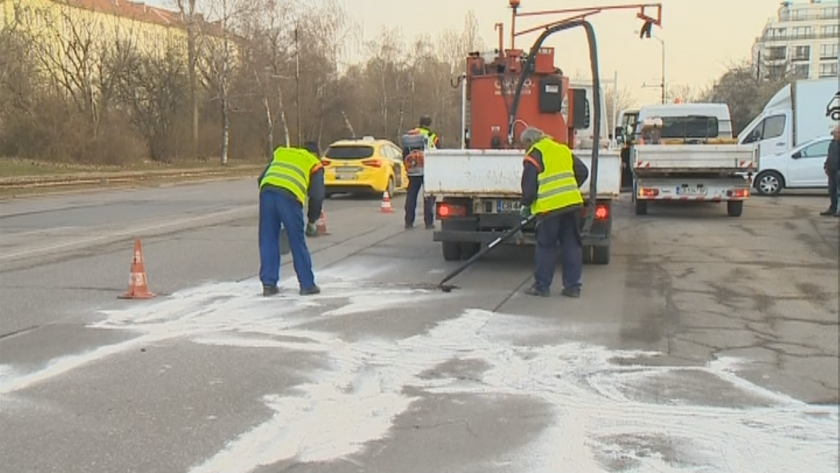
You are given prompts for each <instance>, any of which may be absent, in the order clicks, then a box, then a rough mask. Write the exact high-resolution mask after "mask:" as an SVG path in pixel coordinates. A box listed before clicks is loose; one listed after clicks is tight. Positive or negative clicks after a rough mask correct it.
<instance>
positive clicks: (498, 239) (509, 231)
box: [438, 215, 536, 292]
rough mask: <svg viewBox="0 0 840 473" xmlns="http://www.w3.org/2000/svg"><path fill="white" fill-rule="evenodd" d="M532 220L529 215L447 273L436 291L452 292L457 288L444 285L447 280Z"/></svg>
mask: <svg viewBox="0 0 840 473" xmlns="http://www.w3.org/2000/svg"><path fill="white" fill-rule="evenodd" d="M534 218H536V216H535V215H530V216H529V217H528V218H525V219H523V220H522V221H521V222H519V224H518V225H517V226H515V227H513V228H511V229H510V230H508V231H507V233H504V234H502V235H501V236H499V237H498V238H496V239H495V240H493V241H491V242H490V244H489V245H487V247H486V248H482V250H481V251H479V252H478V253H476V254H475V255H473V257H472V258H470V259H468V260H467V261H466V262H464V264H462V265H461V266H460V267H458V269H456V270H455V271H452V272H451V273H449V275H448V276H446V277H445V278H443V281H441V282H440V284H438V289H440V290H441V291H443V292H452V289H457V287H458V286H453V285H450V284H446V283H447V282H449V280H451V279H452V278H454V277H455V276H457V275H459V274H461V273H462V272H463V271H464V270H465V269H467V268H469V267H470V266H472V265H473V263H475V262H476V261H478V260H479V258H481V257H482V256H484V255H486V254H487V253H489V252H490V251H491V250H493V248H495V247H497V246H499V244H501V243H502V242H504V241H506V240H509V239H510V238H511V237H513V236H514V235H516V234H517V233H519V232H520V231H521V230H522V229H523V228H525V226H526V225H528V224H529V223H531V221H533V220H534Z"/></svg>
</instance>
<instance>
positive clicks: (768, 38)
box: [761, 32, 840, 43]
mask: <svg viewBox="0 0 840 473" xmlns="http://www.w3.org/2000/svg"><path fill="white" fill-rule="evenodd" d="M835 38H840V32H836V33H811V34H797V35H794V34H784V35H775V36H771V35H768V34H765V35H763V36H762V37H761V42H762V43H769V42H773V41H808V40H813V39H835Z"/></svg>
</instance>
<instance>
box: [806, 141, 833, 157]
mask: <svg viewBox="0 0 840 473" xmlns="http://www.w3.org/2000/svg"><path fill="white" fill-rule="evenodd" d="M829 143H830V142H829V141H828V140H825V141H820V142H818V143H814V144H812V145H810V146H806V147H805V148H802V151H800V152H799V154H800V156H801V157H803V158H824V157H826V156H828V145H829Z"/></svg>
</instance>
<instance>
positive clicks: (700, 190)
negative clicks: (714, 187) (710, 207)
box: [677, 187, 707, 196]
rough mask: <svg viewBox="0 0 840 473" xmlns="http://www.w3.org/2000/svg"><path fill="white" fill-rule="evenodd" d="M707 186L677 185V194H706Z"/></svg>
mask: <svg viewBox="0 0 840 473" xmlns="http://www.w3.org/2000/svg"><path fill="white" fill-rule="evenodd" d="M706 192H707V191H706V188H705V187H677V194H678V195H687V196H694V195H706Z"/></svg>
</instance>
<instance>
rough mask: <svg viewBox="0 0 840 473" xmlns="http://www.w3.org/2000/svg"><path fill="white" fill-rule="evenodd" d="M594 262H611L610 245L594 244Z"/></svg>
mask: <svg viewBox="0 0 840 473" xmlns="http://www.w3.org/2000/svg"><path fill="white" fill-rule="evenodd" d="M592 262H593V263H595V264H610V247H609V246H593V247H592Z"/></svg>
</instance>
